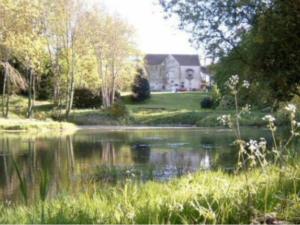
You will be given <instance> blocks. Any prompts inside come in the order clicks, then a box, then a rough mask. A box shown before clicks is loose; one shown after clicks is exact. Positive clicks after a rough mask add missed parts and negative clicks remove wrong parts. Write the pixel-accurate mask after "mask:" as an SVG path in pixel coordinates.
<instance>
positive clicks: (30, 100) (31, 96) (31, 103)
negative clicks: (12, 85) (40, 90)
mask: <svg viewBox="0 0 300 225" xmlns="http://www.w3.org/2000/svg"><path fill="white" fill-rule="evenodd" d="M34 100H35V77H34V74H33V71H32V69H31V68H30V71H29V87H28V111H27V117H28V118H32V116H33V107H34Z"/></svg>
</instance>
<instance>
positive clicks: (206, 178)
mask: <svg viewBox="0 0 300 225" xmlns="http://www.w3.org/2000/svg"><path fill="white" fill-rule="evenodd" d="M266 170H267V171H268V176H264V174H262V173H261V170H260V169H257V170H252V171H249V172H243V173H247V174H248V176H247V179H248V181H247V183H246V181H245V176H244V174H239V175H233V174H231V175H230V174H226V173H223V172H221V171H219V172H199V173H197V174H194V175H188V176H186V177H183V178H180V179H175V180H173V181H170V182H167V183H158V182H148V183H146V184H137V183H134V182H127V183H126V184H125V186H123V187H106V188H101V187H97V188H96V189H93V188H92V189H91V190H90V191H87V192H85V193H81V194H78V195H76V196H74V195H64V196H60V197H58V198H57V199H54V200H48V201H45V205H44V207H45V208H44V210H43V209H42V208H41V207H38V206H39V205H40V202H37V203H35V204H34V205H31V206H25V205H24V206H10V207H4V206H0V208H1V210H0V223H113V224H114V223H140V224H148V223H172V224H181V223H207V224H224V223H225V224H232V223H251V222H253V221H255V220H259V219H260V217H263V218H265V214H266V213H267V214H268V215H269V214H270V215H271V214H272V215H273V214H276V218H277V219H278V220H282V221H288V222H292V223H300V218H299V216H300V213H299V212H300V211H299V209H300V197H299V191H300V179H299V177H300V167H299V165H296V166H287V167H286V168H285V169H284V170H283V171H282V170H281V169H280V168H279V167H275V166H268V167H267V168H266ZM246 185H250V187H251V197H252V201H253V202H252V203H253V204H252V207H253V208H252V209H251V210H252V211H253V214H252V215H249V214H248V210H249V209H248V191H247V189H246ZM265 200H267V204H265ZM43 213H44V216H43V217H42V216H41V215H42V214H43Z"/></svg>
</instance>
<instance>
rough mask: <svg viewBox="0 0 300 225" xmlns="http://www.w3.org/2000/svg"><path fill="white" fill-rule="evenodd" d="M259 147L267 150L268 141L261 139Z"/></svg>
mask: <svg viewBox="0 0 300 225" xmlns="http://www.w3.org/2000/svg"><path fill="white" fill-rule="evenodd" d="M258 146H259V148H260V149H262V150H265V149H266V147H267V141H266V139H265V138H260V140H259V142H258Z"/></svg>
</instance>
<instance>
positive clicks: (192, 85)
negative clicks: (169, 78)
mask: <svg viewBox="0 0 300 225" xmlns="http://www.w3.org/2000/svg"><path fill="white" fill-rule="evenodd" d="M180 70H181V74H182V75H183V76H182V79H181V82H184V88H185V89H187V90H199V89H200V88H201V84H202V76H201V71H200V66H181V67H180ZM187 70H193V71H194V73H193V79H192V80H191V81H189V80H188V79H187Z"/></svg>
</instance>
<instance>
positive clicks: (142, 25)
mask: <svg viewBox="0 0 300 225" xmlns="http://www.w3.org/2000/svg"><path fill="white" fill-rule="evenodd" d="M101 2H102V3H103V4H104V6H105V8H106V9H107V10H108V11H109V12H111V13H117V14H119V15H120V16H121V17H122V18H124V19H125V20H127V21H128V23H130V24H131V25H133V26H134V27H135V29H136V33H137V38H136V42H137V44H138V46H139V48H140V49H141V50H142V51H143V52H144V53H156V54H158V53H161V54H171V53H173V54H200V52H199V51H197V50H196V49H194V48H192V47H191V45H190V43H189V42H188V39H189V34H187V33H186V32H184V31H180V30H179V29H178V21H176V19H175V18H174V19H165V18H164V13H163V12H162V8H161V6H160V5H159V4H158V0H102V1H101Z"/></svg>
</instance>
